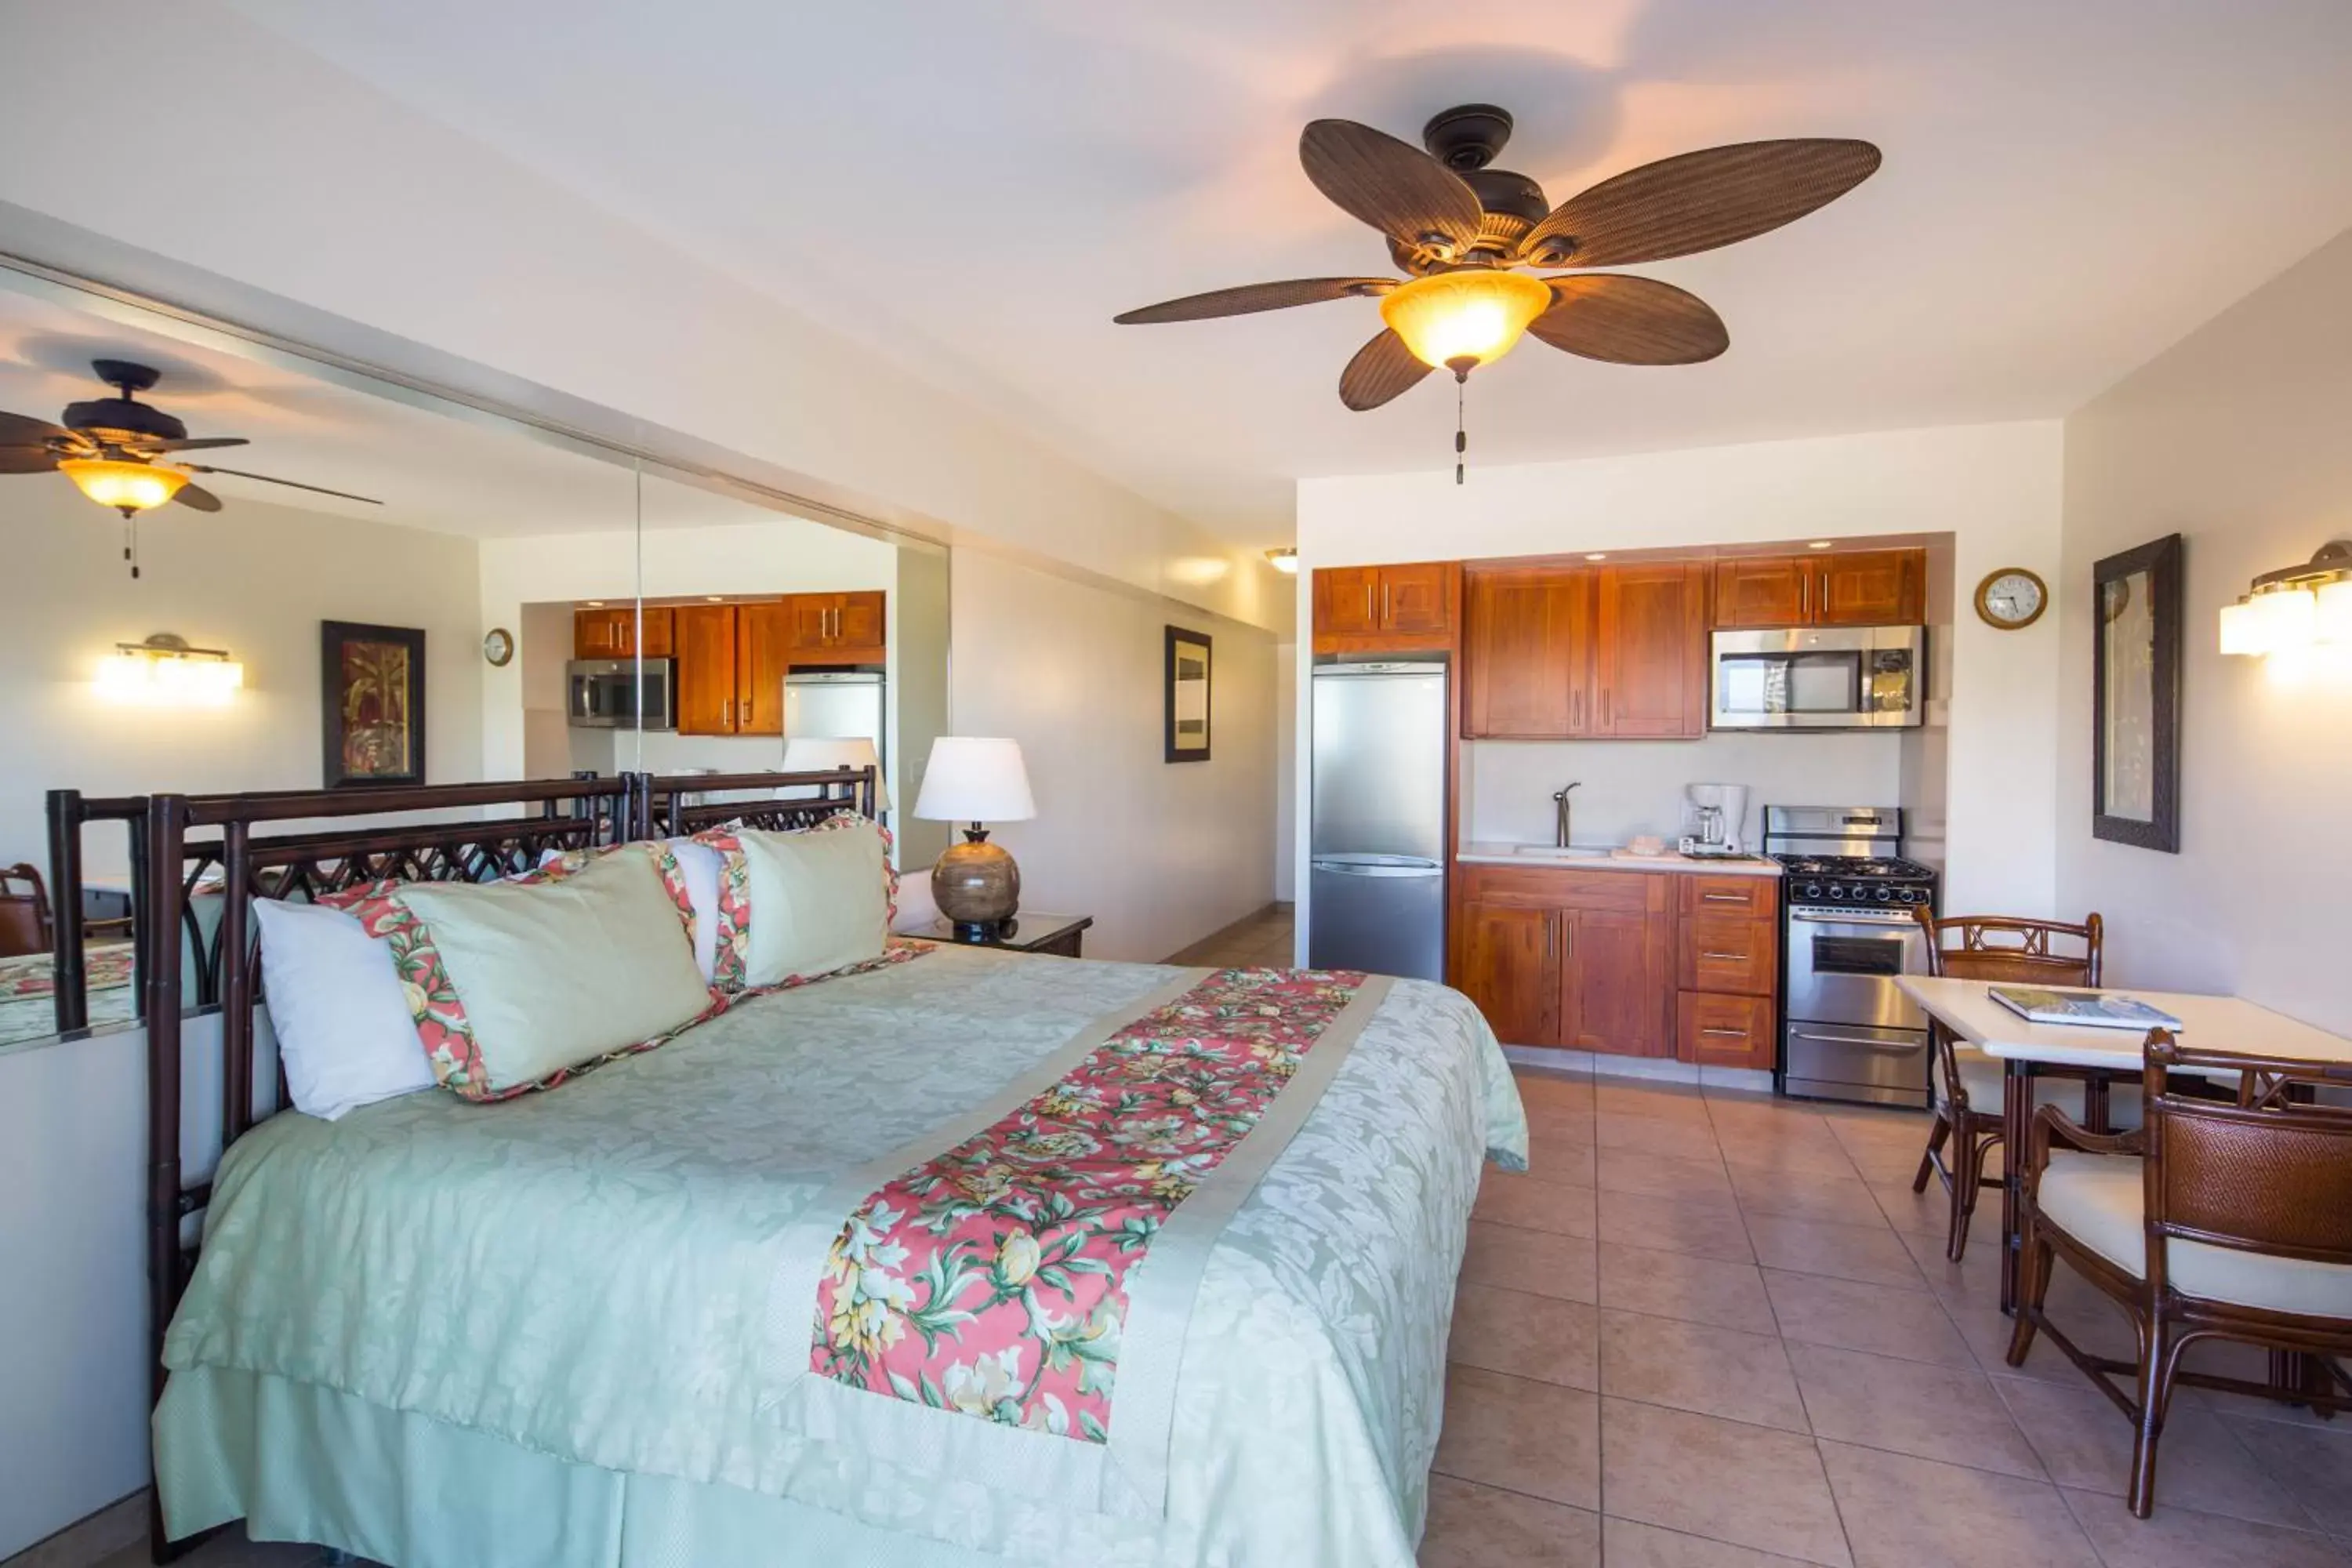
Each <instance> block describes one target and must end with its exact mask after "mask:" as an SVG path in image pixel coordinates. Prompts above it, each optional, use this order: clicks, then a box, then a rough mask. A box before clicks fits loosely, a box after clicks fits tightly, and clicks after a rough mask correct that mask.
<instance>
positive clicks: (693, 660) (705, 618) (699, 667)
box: [672, 605, 736, 735]
mask: <svg viewBox="0 0 2352 1568" xmlns="http://www.w3.org/2000/svg"><path fill="white" fill-rule="evenodd" d="M672 621H673V630H674V634H675V638H676V641H677V731H678V733H679V734H681V735H731V734H733V733H734V732H735V713H736V691H735V606H734V605H679V606H678V607H677V610H676V611H675V612H674V613H673V616H672Z"/></svg>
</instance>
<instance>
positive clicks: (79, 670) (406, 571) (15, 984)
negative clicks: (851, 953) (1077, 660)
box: [0, 272, 948, 1051]
mask: <svg viewBox="0 0 2352 1568" xmlns="http://www.w3.org/2000/svg"><path fill="white" fill-rule="evenodd" d="M100 361H104V362H107V364H108V366H109V368H110V369H120V367H121V366H122V365H126V364H127V365H131V366H135V367H139V369H140V371H141V372H142V374H135V375H133V376H132V377H131V378H130V384H128V385H126V384H123V382H122V381H121V379H118V380H117V381H116V382H115V383H114V384H104V383H102V382H101V381H100V372H99V371H98V370H96V369H94V368H93V367H94V363H96V362H100ZM126 404H135V405H137V408H136V409H135V410H132V409H126V408H125V407H124V406H123V405H126ZM89 405H102V406H100V407H99V408H96V409H95V410H94V409H93V408H92V407H90V406H89ZM0 410H5V411H6V412H7V413H8V414H11V415H14V416H18V422H17V423H14V424H11V425H9V426H8V431H9V432H13V433H15V434H17V435H23V434H25V433H26V432H27V431H32V432H34V433H35V434H36V435H38V434H39V433H40V432H44V431H56V432H65V434H64V435H61V436H58V437H54V439H55V440H56V441H58V443H59V445H58V452H59V453H60V454H62V455H65V456H71V455H72V452H71V451H68V450H67V448H68V447H71V448H72V449H73V451H79V444H80V443H84V442H91V443H95V442H99V441H101V440H109V441H114V442H115V450H114V455H113V457H112V458H110V461H116V462H119V463H120V464H121V465H122V466H123V467H125V468H133V467H135V468H147V469H151V470H154V471H155V472H159V473H160V472H163V471H164V470H165V469H166V468H169V467H170V466H172V465H174V464H178V463H181V462H183V461H184V462H185V463H186V464H187V465H188V466H189V467H190V468H193V467H194V464H195V463H196V461H198V460H202V462H203V464H204V468H205V471H204V472H201V473H193V472H189V473H178V472H173V473H170V474H167V475H166V477H165V478H164V479H162V480H160V481H158V482H159V483H161V484H163V485H166V486H168V485H170V483H171V480H172V479H174V478H176V479H177V480H178V481H179V482H178V485H177V495H176V496H173V497H166V498H164V499H163V500H161V501H160V502H159V503H158V504H156V505H153V506H152V507H145V508H139V507H134V508H133V509H132V514H131V516H130V517H125V516H123V515H121V512H120V511H119V510H117V509H115V508H113V507H110V506H107V505H101V504H100V502H99V500H96V499H93V497H92V495H91V493H89V489H87V488H86V487H85V486H83V485H82V484H81V483H80V482H79V479H78V478H77V477H76V475H75V474H74V472H73V471H71V470H60V469H58V468H54V466H53V465H51V464H50V463H49V462H47V460H46V459H45V458H43V452H44V450H45V448H39V447H36V448H35V449H33V450H32V452H31V455H30V456H29V457H27V458H25V459H24V460H23V461H18V462H12V463H11V464H10V465H8V467H7V468H6V469H5V471H0V559H5V560H6V561H7V562H8V563H10V570H11V572H12V574H15V575H16V577H17V578H18V579H19V580H20V581H22V582H26V583H33V584H38V585H39V590H40V591H39V592H38V593H37V594H23V595H17V596H16V598H15V599H13V600H12V603H11V607H10V612H9V614H8V615H7V616H5V617H0V723H5V726H6V732H7V733H8V734H9V736H10V740H11V743H10V745H9V746H8V747H7V748H6V749H5V752H0V1050H8V1051H16V1050H23V1049H33V1048H37V1047H39V1046H40V1045H41V1044H43V1043H45V1042H55V1041H57V1040H58V1038H59V1033H60V1027H61V1025H63V1024H68V1023H70V1024H72V1025H73V1026H75V1032H76V1033H77V1034H79V1033H80V1032H83V1031H88V1032H92V1033H96V1032H103V1031H109V1030H115V1029H120V1028H122V1027H124V1026H129V1025H131V1024H134V1023H135V1022H136V1018H137V1015H138V1012H139V1010H140V1005H141V1000H140V995H139V991H138V988H137V984H136V975H135V964H134V961H133V957H132V945H131V932H132V924H131V912H132V911H131V903H132V894H133V888H132V880H131V859H132V857H131V841H132V833H133V831H134V828H135V826H136V825H135V823H134V822H133V821H132V820H131V819H130V817H129V816H128V815H127V813H128V812H129V811H130V810H131V807H132V805H133V803H135V802H136V801H137V800H138V799H139V797H142V796H144V795H148V794H151V793H161V792H173V793H183V794H204V793H233V792H243V791H251V790H265V789H280V790H316V789H320V788H326V787H336V788H343V789H358V790H365V789H370V788H375V787H382V786H396V785H398V784H404V783H428V784H458V783H468V782H475V781H482V780H499V779H514V778H526V777H564V776H567V775H570V774H572V773H580V772H593V773H603V774H610V773H614V772H618V771H623V770H630V771H635V770H640V769H642V770H645V771H650V772H656V773H677V772H688V771H698V770H699V771H729V772H746V771H761V772H765V771H774V770H778V769H781V768H782V767H784V766H786V765H787V762H788V758H792V757H793V753H792V752H789V751H788V748H793V747H797V748H800V752H801V753H802V754H806V755H823V756H824V757H826V758H829V759H832V761H829V762H827V763H824V764H822V765H828V766H829V765H833V762H840V761H849V762H854V761H856V759H857V757H858V756H859V755H860V754H861V753H859V752H857V750H856V748H857V747H858V746H859V745H866V746H871V747H872V749H873V752H874V757H875V761H876V762H877V763H879V765H881V766H882V768H883V770H884V773H885V777H886V779H887V784H888V786H889V788H890V790H891V792H892V793H893V795H895V796H896V797H897V800H898V803H899V804H900V805H904V804H905V803H907V802H908V801H909V800H910V799H911V796H910V795H908V793H907V792H908V791H909V790H912V789H914V788H916V787H918V786H919V779H918V778H916V777H914V776H913V770H912V769H910V768H908V767H906V766H904V765H902V759H906V758H914V759H921V758H923V757H925V756H926V755H927V754H928V752H929V742H930V738H931V737H932V736H933V735H934V734H936V733H938V732H939V731H940V730H941V729H943V728H944V727H945V706H946V668H947V667H946V657H947V656H946V644H947V570H948V561H947V556H946V554H945V552H943V551H941V550H939V549H937V548H934V547H931V546H929V545H924V544H921V543H919V542H918V543H913V544H898V543H894V542H888V541H887V540H886V539H884V538H880V537H870V536H868V535H867V534H865V533H861V532H856V531H851V530H849V529H848V528H845V527H835V526H832V525H830V524H827V523H821V522H816V521H808V520H806V519H803V518H801V517H798V516H791V515H786V514H785V513H783V512H782V511H781V510H777V509H775V508H773V507H771V506H769V505H767V504H763V500H751V499H746V497H745V493H744V492H740V491H730V492H729V493H719V490H717V489H710V488H704V486H703V484H701V483H698V482H689V477H688V475H685V474H683V473H680V472H677V471H674V470H667V469H662V468H656V467H654V466H652V465H650V464H646V465H641V464H640V463H639V461H638V460H637V459H636V458H633V457H632V456H630V455H629V454H626V453H623V452H619V451H615V450H612V449H608V448H603V447H595V446H593V444H589V443H583V442H581V441H578V440H576V439H568V438H564V437H553V436H551V435H549V434H548V433H546V432H543V431H541V430H539V429H536V428H533V427H531V426H528V425H527V424H524V423H520V422H517V421H512V420H507V419H502V418H499V417H497V416H486V415H485V414H483V413H482V412H481V411H479V410H478V409H473V408H463V409H461V408H458V407H456V406H455V405H447V404H442V403H438V402H436V400H435V399H433V398H431V397H429V396H420V395H418V394H416V393H415V392H413V391H410V390H406V389H397V390H396V391H395V389H391V388H383V387H373V386H372V385H371V384H366V383H364V382H355V381H354V378H352V377H351V376H349V375H344V374H338V375H336V376H332V377H330V376H328V375H325V374H320V373H319V372H317V371H316V370H314V369H311V368H309V367H308V366H306V365H305V363H303V362H302V361H300V360H299V358H294V357H290V356H287V355H284V354H280V353H251V354H248V353H245V352H241V351H240V352H232V351H231V350H230V349H229V348H226V347H223V346H221V344H220V343H219V342H196V341H192V340H191V338H190V336H189V334H188V332H187V331H186V329H184V328H183V327H182V326H181V325H180V324H179V323H176V322H173V321H167V320H165V319H163V318H160V317H153V318H145V319H143V320H142V319H140V318H138V317H137V316H136V314H135V312H127V311H125V310H120V309H116V310H110V311H109V312H107V313H103V314H101V313H100V311H98V310H94V309H89V308H87V302H86V301H83V300H80V299H79V297H78V296H75V295H73V294H72V293H71V291H70V290H68V289H60V288H58V287H55V286H50V285H43V286H42V287H41V288H40V289H37V290H36V289H33V288H32V286H31V285H30V284H29V283H26V282H25V281H23V280H21V279H16V275H14V274H9V273H5V272H0ZM101 426H103V429H105V430H111V431H114V432H116V433H117V434H119V435H121V437H122V438H121V439H119V440H118V439H117V438H116V436H115V435H107V434H103V433H102V432H101ZM140 429H152V430H156V431H162V432H164V434H165V436H166V437H169V438H171V439H173V440H178V439H182V438H185V439H188V440H194V441H207V442H211V441H226V440H231V439H235V440H237V441H239V442H241V443H242V444H240V445H236V446H217V447H204V448H201V449H193V450H191V449H179V450H172V449H166V448H162V447H156V448H154V449H152V450H150V449H148V448H146V447H142V445H141V444H140V442H139V441H137V440H134V439H131V438H130V437H135V436H136V435H137V432H138V430H140ZM173 430H178V431H183V432H184V437H180V436H173V435H171V434H170V433H171V432H172V431H173ZM30 438H31V437H27V439H30ZM154 438H156V439H161V438H163V437H154ZM41 439H43V440H49V439H52V437H47V436H42V437H41ZM36 459H41V460H36ZM641 466H642V467H643V468H644V469H645V471H643V472H640V468H641ZM259 476H268V477H267V478H263V477H259ZM152 477H153V476H152V474H149V475H142V474H139V473H135V472H133V473H129V474H127V475H119V476H116V478H117V479H121V481H122V482H124V483H128V482H130V481H131V480H134V479H152ZM134 499H136V498H134ZM641 512H642V516H643V525H642V533H641V531H640V521H639V520H640V514H641ZM126 552H135V561H134V560H133V559H131V558H130V556H128V555H127V554H126ZM134 564H135V566H136V567H137V571H138V574H137V575H136V576H135V577H134V576H133V575H132V574H131V568H132V567H133V565H134ZM640 571H642V572H643V574H644V576H645V580H646V584H647V589H648V591H647V593H646V595H645V597H644V603H643V605H640V603H639V599H640V595H639V574H640ZM640 626H642V627H643V632H642V640H640ZM665 639H667V640H666V641H665ZM640 652H642V653H643V654H644V655H645V657H646V662H647V665H648V673H647V678H646V680H645V681H644V682H643V685H642V689H643V690H644V691H645V693H646V699H647V702H648V706H646V708H645V709H644V710H638V709H637V708H635V706H633V705H634V704H635V702H636V701H637V694H638V692H639V690H640V689H641V688H640V683H639V682H638V680H637V679H635V669H634V667H635V663H636V660H637V657H638V655H639V654H640ZM599 662H601V663H602V664H604V665H605V666H607V667H609V666H611V665H614V664H615V663H623V664H626V665H628V666H630V667H631V668H632V675H631V678H629V679H617V680H616V679H610V678H609V677H608V678H606V679H604V680H603V681H602V682H601V684H600V683H599V682H598V681H596V680H594V679H592V680H591V682H590V687H591V691H590V694H589V695H588V696H587V697H586V698H584V699H583V701H584V702H586V703H588V704H592V705H593V711H592V712H590V713H587V714H584V715H583V717H584V718H586V719H589V720H591V721H587V722H575V721H574V716H573V707H572V704H573V701H574V685H575V683H574V681H573V679H572V676H573V673H574V671H575V670H577V669H579V668H582V666H583V664H584V665H594V664H596V663H599ZM616 706H617V707H618V708H619V711H617V712H616V711H615V707H616ZM811 747H814V752H811V751H810V748H811ZM794 765H798V763H797V760H794ZM56 791H71V792H78V795H79V800H80V803H81V805H80V810H81V813H82V815H83V816H85V817H86V820H82V821H80V822H79V826H76V827H71V828H69V829H68V831H66V832H65V833H64V835H63V837H64V838H65V839H66V840H68V842H69V843H70V844H71V847H72V848H73V850H74V851H76V852H77V861H78V863H75V864H69V865H66V866H63V867H61V866H60V865H59V864H58V858H57V855H56V853H55V846H54V845H53V842H52V839H53V836H52V832H51V826H50V818H51V815H52V814H51V811H50V808H49V801H48V796H49V795H50V793H51V792H56ZM892 820H893V823H894V826H900V828H901V834H900V843H899V846H898V848H899V853H900V855H901V857H902V859H903V858H905V857H908V856H919V857H920V858H919V859H913V860H908V861H905V863H908V864H915V865H921V864H927V863H928V862H929V859H930V858H932V857H933V856H935V855H936V854H937V852H938V849H939V847H941V846H942V845H943V843H944V837H945V832H946V829H945V827H944V826H943V825H939V824H928V823H926V824H918V823H914V822H912V821H910V820H908V819H907V817H906V816H905V814H904V813H903V811H902V812H899V813H897V814H895V815H894V816H893V818H892ZM302 826H305V825H304V824H301V823H299V822H295V823H289V824H287V825H285V829H284V830H285V831H289V832H293V831H299V830H300V829H301V828H302ZM908 838H912V839H914V840H915V841H916V842H914V843H912V844H909V843H908V842H907V840H908ZM933 840H937V841H938V842H932V841H933ZM191 905H192V908H193V909H194V911H195V913H196V916H197V920H198V924H199V928H200V936H201V938H202V939H203V940H209V939H210V936H211V933H212V931H214V930H215V928H216V926H217V923H218V920H219V914H220V910H221V908H222V900H221V897H220V894H219V892H218V890H217V888H216V887H214V886H211V885H209V884H207V885H200V886H199V887H198V888H197V889H195V893H194V898H193V899H192V900H191ZM195 940H197V939H194V938H192V939H191V944H190V946H189V947H188V948H187V949H184V957H192V955H193V952H194V941H195ZM61 954H63V955H66V957H67V959H68V960H69V962H64V963H61V962H60V955H61ZM77 967H78V968H79V972H80V973H79V976H76V975H75V973H74V970H75V969H76V968H77ZM197 967H198V966H197V965H195V964H194V963H192V962H184V964H183V971H184V976H185V981H184V985H183V995H182V1002H183V1005H184V1008H185V1009H186V1010H188V1011H190V1012H194V1013H202V1012H204V1011H206V1010H207V1009H208V1008H210V1007H211V1006H212V1005H213V1002H212V998H211V997H210V996H209V995H208V994H207V992H208V990H209V983H208V982H205V981H200V980H199V979H198V977H197V975H196V973H195V972H196V969H197ZM61 977H62V979H63V984H60V980H61ZM61 992H63V993H64V995H63V996H61V995H60V993H61Z"/></svg>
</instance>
